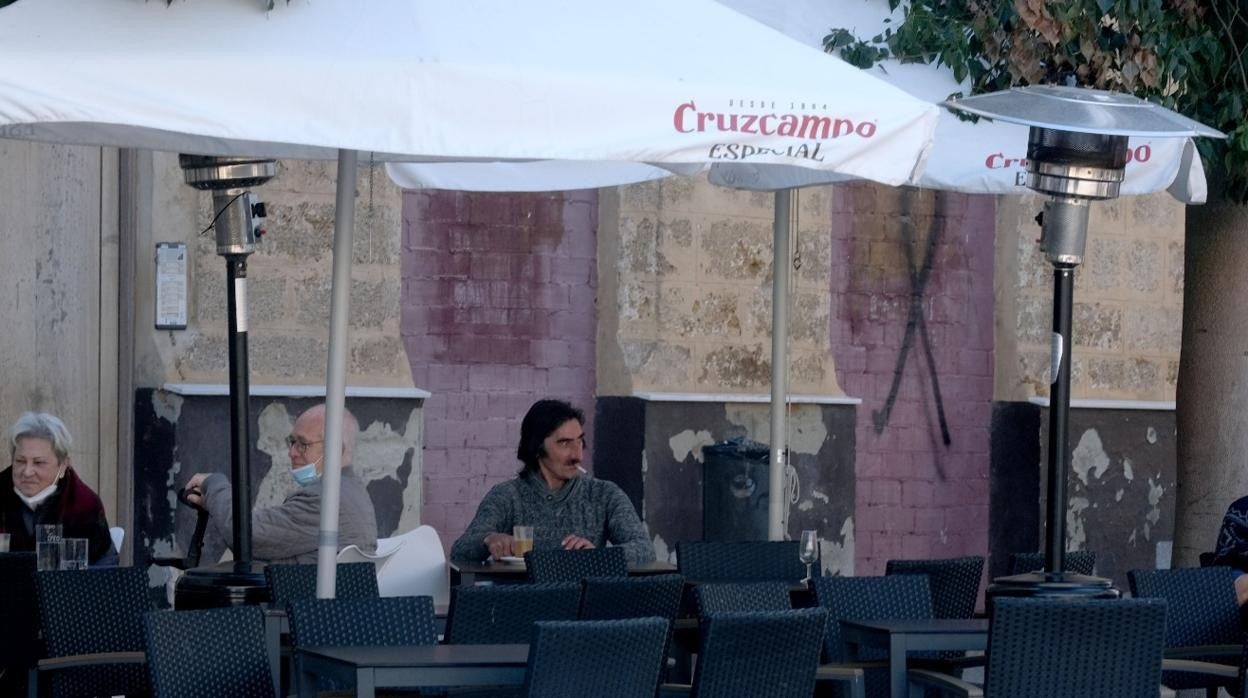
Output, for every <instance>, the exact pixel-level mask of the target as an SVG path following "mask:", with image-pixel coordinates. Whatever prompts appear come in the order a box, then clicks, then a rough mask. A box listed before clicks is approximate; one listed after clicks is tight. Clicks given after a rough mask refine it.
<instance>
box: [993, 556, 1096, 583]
mask: <svg viewBox="0 0 1248 698" xmlns="http://www.w3.org/2000/svg"><path fill="white" fill-rule="evenodd" d="M1065 564H1066V569H1065V570H1064V571H1066V572H1074V573H1075V574H1086V575H1088V576H1089V577H1090V576H1092V575H1094V574H1096V571H1095V570H1096V553H1094V552H1092V551H1091V550H1070V551H1067V553H1066V557H1065ZM1008 569H1009V571H1008V572H1007V573H1006V574H1011V575H1014V574H1023V573H1026V572H1039V571H1041V570H1043V569H1044V553H1010V566H1009V568H1008Z"/></svg>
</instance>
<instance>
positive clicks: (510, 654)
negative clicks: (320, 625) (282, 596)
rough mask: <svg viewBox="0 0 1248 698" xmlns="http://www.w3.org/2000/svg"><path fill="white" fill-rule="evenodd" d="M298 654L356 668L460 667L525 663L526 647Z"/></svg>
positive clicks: (302, 650) (374, 649)
mask: <svg viewBox="0 0 1248 698" xmlns="http://www.w3.org/2000/svg"><path fill="white" fill-rule="evenodd" d="M298 652H299V654H301V655H304V656H316V657H322V658H325V659H330V660H332V661H335V662H339V663H342V664H349V665H351V666H355V667H375V668H383V667H396V666H401V667H462V666H497V665H511V664H524V663H526V662H527V661H528V659H529V646H528V645H420V646H410V647H301V648H299V650H298Z"/></svg>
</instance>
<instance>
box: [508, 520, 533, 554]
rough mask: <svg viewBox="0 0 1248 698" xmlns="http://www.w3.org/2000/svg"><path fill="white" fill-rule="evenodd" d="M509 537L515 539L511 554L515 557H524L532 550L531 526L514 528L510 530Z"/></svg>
mask: <svg viewBox="0 0 1248 698" xmlns="http://www.w3.org/2000/svg"><path fill="white" fill-rule="evenodd" d="M511 537H512V538H514V539H515V543H513V544H512V546H511V549H512V552H513V553H515V555H516V557H524V554H525V553H527V552H529V551H530V550H532V549H533V527H532V526H514V527H512V529H511Z"/></svg>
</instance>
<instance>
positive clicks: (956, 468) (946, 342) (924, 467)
mask: <svg viewBox="0 0 1248 698" xmlns="http://www.w3.org/2000/svg"><path fill="white" fill-rule="evenodd" d="M832 202H833V224H832V233H831V236H832V245H833V247H832V249H833V254H832V260H833V262H832V280H833V281H832V283H833V292H832V295H833V301H834V312H835V317H834V320H833V335H832V336H833V351H834V355H835V357H836V365H837V372H838V374H839V375H840V380H841V385H843V386H844V387H845V390H846V392H847V393H848V394H850V395H852V396H854V397H859V398H862V401H863V402H862V407H861V409H860V411H859V417H858V426H857V443H858V491H857V508H856V513H857V524H858V525H857V558H858V563H859V569H858V572H859V574H880V573H882V572H883V570H884V563H885V562H886V561H887V560H889V559H893V558H940V557H956V556H960V555H983V554H985V553H986V551H987V542H988V532H987V528H988V484H989V481H988V466H989V462H988V461H989V424H990V421H991V405H992V362H993V337H992V327H993V296H992V273H993V257H992V238H993V224H994V221H995V208H994V207H995V200H994V198H992V197H986V196H968V195H963V194H953V193H947V192H932V191H924V190H917V189H908V188H907V189H896V188H888V187H882V186H878V185H873V184H867V183H855V184H848V185H842V186H838V187H836V188H835V189H834V190H833V195H832Z"/></svg>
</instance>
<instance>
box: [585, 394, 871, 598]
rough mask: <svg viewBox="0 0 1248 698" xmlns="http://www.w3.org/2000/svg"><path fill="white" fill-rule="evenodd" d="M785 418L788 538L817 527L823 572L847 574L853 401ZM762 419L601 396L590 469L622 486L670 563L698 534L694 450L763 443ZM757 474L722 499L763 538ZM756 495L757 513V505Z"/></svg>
mask: <svg viewBox="0 0 1248 698" xmlns="http://www.w3.org/2000/svg"><path fill="white" fill-rule="evenodd" d="M792 414H793V416H792V417H791V419H790V430H789V431H790V441H789V446H790V454H791V456H790V459H791V467H792V469H793V473H794V474H795V475H796V478H795V479H794V480H793V487H792V488H791V490H790V493H789V494H790V496H789V499H790V503H791V507H790V513H789V527H788V528H789V530H788V533H789V536H790V537H791V538H794V539H796V538H798V537H799V535H800V533H801V531H803V530H805V529H815V530H817V531H818V532H819V537H820V538H821V539H822V543H823V545H822V550H823V567H824V569H825V571H826V572H829V573H841V574H852V572H853V559H854V544H853V512H854V484H855V473H854V444H855V439H854V426H855V423H856V407H855V406H854V405H839V404H838V405H812V404H802V405H796V406H794V407H793V413H792ZM767 415H768V406H767V405H766V404H725V403H722V402H672V401H651V400H646V399H644V398H639V397H600V398H598V400H597V402H596V403H595V420H594V429H595V432H594V442H595V444H596V446H595V448H594V473H595V475H596V476H597V477H601V478H604V479H607V480H612V481H614V482H616V483H617V484H619V485H620V487H622V488H623V489H624V491H625V492H626V493H627V494H628V495H629V498H630V499H632V501H633V504H634V505H635V506H636V507H637V509H638V511H639V512H641V515H642V518H643V519H644V520H645V521H646V523H647V525H648V526H649V528H650V535H651V538H652V539H653V540H654V543H655V550H656V553H657V554H658V555H659V557H660V558H666V559H673V556H674V553H675V549H676V543H677V542H679V541H685V540H701V539H703V538H704V537H707V533H708V532H707V531H705V530H704V527H703V520H704V519H703V497H704V492H703V483H704V468H705V467H706V463H705V460H706V459H705V457H704V454H703V451H702V447H703V446H708V445H711V444H714V443H717V442H722V441H725V440H728V439H732V438H745V439H749V440H754V441H761V442H763V443H766V442H767V441H768V431H769V429H770V425H769V421H768V416H767ZM729 467H730V468H731V467H736V466H729ZM734 474H739V473H735V471H734ZM759 480H761V478H753V479H750V480H746V479H744V478H738V480H737V485H736V486H731V489H732V493H731V497H730V498H728V500H727V501H730V502H731V501H733V498H736V499H739V500H740V501H739V502H738V503H737V504H738V506H737V507H736V508H735V511H736V512H737V515H738V516H749V517H750V518H751V521H753V518H754V517H756V516H761V517H762V521H763V522H764V527H763V529H762V530H763V533H764V534H765V532H766V528H765V522H766V511H765V507H766V498H765V497H761V498H760V494H761V493H760V491H759V489H758V488H759V487H765V484H766V483H765V482H760V481H759ZM763 491H764V492H765V490H763ZM760 499H761V506H762V508H763V510H762V511H761V512H759V511H756V510H757V508H758V507H759V502H760ZM733 528H734V529H739V528H740V527H739V526H734V527H733ZM715 535H716V532H712V533H711V537H714V536H715Z"/></svg>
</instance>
